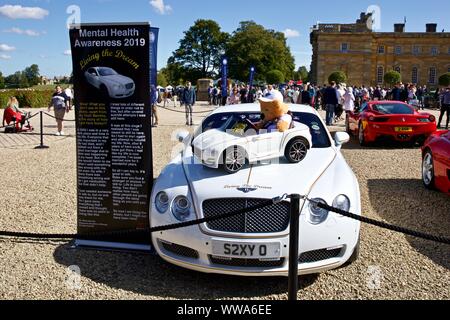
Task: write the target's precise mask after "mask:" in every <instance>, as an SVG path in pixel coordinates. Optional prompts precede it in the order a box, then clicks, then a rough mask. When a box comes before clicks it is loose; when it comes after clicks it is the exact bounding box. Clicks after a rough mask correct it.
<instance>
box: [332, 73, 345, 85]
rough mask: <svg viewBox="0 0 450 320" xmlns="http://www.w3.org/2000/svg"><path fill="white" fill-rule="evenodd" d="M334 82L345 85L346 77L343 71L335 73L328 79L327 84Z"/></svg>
mask: <svg viewBox="0 0 450 320" xmlns="http://www.w3.org/2000/svg"><path fill="white" fill-rule="evenodd" d="M332 81H334V82H336V83H337V84H339V83H346V82H347V75H346V74H345V72H343V71H335V72H333V73H332V74H330V76H329V77H328V82H332Z"/></svg>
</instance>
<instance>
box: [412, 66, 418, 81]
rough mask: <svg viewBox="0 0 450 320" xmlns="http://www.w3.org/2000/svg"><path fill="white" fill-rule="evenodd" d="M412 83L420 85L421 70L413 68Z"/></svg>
mask: <svg viewBox="0 0 450 320" xmlns="http://www.w3.org/2000/svg"><path fill="white" fill-rule="evenodd" d="M411 82H412V83H414V84H417V83H419V70H418V69H417V67H413V68H412V77H411Z"/></svg>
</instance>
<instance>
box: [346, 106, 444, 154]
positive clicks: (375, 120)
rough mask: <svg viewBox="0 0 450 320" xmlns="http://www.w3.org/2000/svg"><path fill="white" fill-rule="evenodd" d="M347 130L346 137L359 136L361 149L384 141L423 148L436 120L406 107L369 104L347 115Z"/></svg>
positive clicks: (431, 116) (433, 130) (429, 115)
mask: <svg viewBox="0 0 450 320" xmlns="http://www.w3.org/2000/svg"><path fill="white" fill-rule="evenodd" d="M346 128H347V132H348V133H349V134H354V135H356V136H358V139H359V143H360V144H361V146H367V145H369V144H370V143H373V142H375V141H377V140H379V139H386V138H387V139H390V140H394V141H399V142H413V143H419V144H420V145H422V144H423V143H424V142H425V140H426V139H427V138H428V137H429V136H430V135H431V134H432V133H433V132H435V131H436V129H437V125H436V117H435V116H433V115H432V114H429V113H425V112H424V113H419V112H418V111H416V110H415V108H414V107H412V106H410V105H408V104H406V103H403V102H398V101H370V102H366V103H364V104H363V105H362V106H361V108H360V109H358V110H356V111H355V112H351V113H349V116H348V117H347V121H346Z"/></svg>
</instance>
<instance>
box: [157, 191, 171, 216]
mask: <svg viewBox="0 0 450 320" xmlns="http://www.w3.org/2000/svg"><path fill="white" fill-rule="evenodd" d="M155 206H156V210H158V212H159V213H161V214H163V213H165V212H166V211H167V209H169V196H168V195H167V193H165V192H164V191H161V192H160V193H158V194H157V195H156V200H155Z"/></svg>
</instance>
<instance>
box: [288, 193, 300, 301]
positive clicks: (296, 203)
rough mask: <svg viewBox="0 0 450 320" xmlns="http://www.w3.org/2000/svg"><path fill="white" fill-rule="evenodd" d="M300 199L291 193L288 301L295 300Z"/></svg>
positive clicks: (296, 291)
mask: <svg viewBox="0 0 450 320" xmlns="http://www.w3.org/2000/svg"><path fill="white" fill-rule="evenodd" d="M300 199H301V196H300V195H298V194H293V195H291V225H290V231H289V289H288V292H289V301H297V293H298V239H299V227H300V226H299V220H300Z"/></svg>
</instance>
